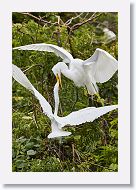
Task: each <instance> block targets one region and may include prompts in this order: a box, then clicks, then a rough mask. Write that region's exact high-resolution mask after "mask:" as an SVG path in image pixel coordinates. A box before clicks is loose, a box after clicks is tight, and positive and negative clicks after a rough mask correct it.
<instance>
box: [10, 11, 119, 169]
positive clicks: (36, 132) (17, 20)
mask: <svg viewBox="0 0 136 190" xmlns="http://www.w3.org/2000/svg"><path fill="white" fill-rule="evenodd" d="M31 14H32V15H33V16H35V17H37V18H43V19H44V20H46V21H48V22H49V23H47V24H45V23H43V22H40V21H37V20H36V19H34V18H33V17H31V16H30V15H27V14H21V13H13V41H12V42H13V47H16V46H21V45H26V44H31V43H52V44H56V45H59V46H60V45H62V46H63V47H64V48H65V49H67V50H68V51H69V52H71V53H72V55H73V56H74V57H78V58H81V59H87V58H89V57H90V55H92V54H93V52H94V51H95V49H96V48H102V49H104V50H106V51H108V52H109V53H110V54H111V55H113V56H114V57H115V58H118V43H117V39H116V40H115V41H112V42H110V43H106V41H105V38H104V33H103V28H104V27H108V28H109V29H110V30H112V31H114V33H115V34H116V36H117V38H118V30H117V28H118V23H117V21H118V15H117V14H116V13H102V14H100V15H99V16H98V17H96V18H95V19H93V20H92V21H91V22H87V23H86V24H83V25H82V26H80V27H79V28H77V29H75V30H73V31H71V32H70V31H69V28H72V26H74V25H75V24H79V23H81V22H83V21H85V20H86V19H88V18H90V16H91V15H93V13H82V15H81V16H80V17H77V18H76V19H73V20H72V21H71V23H70V25H69V27H66V25H65V24H64V23H65V22H66V21H67V20H69V19H72V17H73V18H74V17H76V16H77V15H76V14H81V13H31ZM39 16H40V17H39ZM56 16H60V18H61V23H60V24H50V22H51V23H57V22H58V20H57V18H58V17H56ZM62 21H63V22H62ZM60 60H61V59H60V58H58V57H57V56H55V55H54V54H53V53H47V52H36V51H16V50H14V51H13V64H15V65H17V66H18V67H20V68H21V69H22V70H23V71H25V74H26V75H27V76H28V78H29V80H30V81H31V82H32V84H33V85H34V86H35V87H36V88H37V90H38V91H39V92H40V93H41V94H42V95H43V96H44V97H45V98H46V99H47V100H48V102H49V103H50V104H51V105H52V107H53V108H54V101H53V100H54V98H53V87H54V84H55V83H56V79H55V77H54V75H53V73H52V71H51V68H52V67H53V66H54V65H55V64H56V63H57V62H58V61H60ZM117 82H118V75H117V73H116V74H115V75H114V76H113V77H112V78H111V79H110V80H109V81H108V82H106V83H104V84H98V86H99V89H100V97H101V99H99V98H98V97H96V96H94V99H93V100H91V98H90V97H88V94H87V92H86V89H84V88H80V89H79V88H77V87H75V85H74V84H73V82H72V81H70V80H69V79H67V78H65V77H64V76H62V85H63V88H62V90H61V93H60V100H61V105H60V107H59V115H60V116H61V115H63V116H64V115H67V114H69V113H70V112H71V111H75V110H79V109H82V108H85V107H87V106H96V107H98V106H102V105H101V104H102V99H103V103H104V104H105V105H111V104H117V103H118V89H117ZM117 126H118V115H117V111H112V112H111V113H108V114H106V115H104V116H103V117H101V118H99V119H97V120H95V121H94V122H92V123H85V124H83V125H80V126H76V127H72V126H71V127H68V126H67V127H66V130H68V131H71V132H72V135H71V136H68V137H64V138H62V140H61V141H62V142H61V143H59V139H48V138H47V136H48V134H49V132H50V130H51V129H50V120H49V119H48V118H47V117H46V116H45V115H44V114H43V113H42V110H41V108H40V105H39V103H38V101H37V100H36V99H35V98H34V97H33V96H32V95H31V93H30V92H29V91H27V90H25V89H24V88H23V87H22V86H21V85H19V84H18V83H17V82H15V81H13V146H12V147H13V154H12V157H13V171H16V172H59V171H63V172H107V171H108V172H116V171H118V127H117Z"/></svg>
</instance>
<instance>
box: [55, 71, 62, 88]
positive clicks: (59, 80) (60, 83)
mask: <svg viewBox="0 0 136 190" xmlns="http://www.w3.org/2000/svg"><path fill="white" fill-rule="evenodd" d="M56 79H57V82H58V83H59V86H60V87H61V88H62V82H61V75H60V76H59V74H57V75H56Z"/></svg>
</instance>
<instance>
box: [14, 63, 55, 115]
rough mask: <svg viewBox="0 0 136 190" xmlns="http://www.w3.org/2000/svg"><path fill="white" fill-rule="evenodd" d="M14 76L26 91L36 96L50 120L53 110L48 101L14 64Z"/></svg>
mask: <svg viewBox="0 0 136 190" xmlns="http://www.w3.org/2000/svg"><path fill="white" fill-rule="evenodd" d="M12 76H13V78H14V79H15V80H16V81H17V82H18V83H20V84H21V85H22V86H24V87H25V88H26V89H28V90H29V91H31V93H32V94H34V95H35V96H36V98H37V99H38V100H39V102H40V104H41V107H42V109H43V112H44V114H46V115H47V116H48V117H49V118H52V117H53V114H52V108H51V106H50V104H49V103H48V102H47V101H46V99H45V98H44V97H43V96H42V95H41V94H40V93H39V92H38V91H37V90H36V89H35V88H34V86H33V85H32V84H31V83H30V81H29V80H28V78H27V77H26V75H25V74H24V73H23V72H22V71H21V69H20V68H18V67H17V66H16V65H14V64H12Z"/></svg>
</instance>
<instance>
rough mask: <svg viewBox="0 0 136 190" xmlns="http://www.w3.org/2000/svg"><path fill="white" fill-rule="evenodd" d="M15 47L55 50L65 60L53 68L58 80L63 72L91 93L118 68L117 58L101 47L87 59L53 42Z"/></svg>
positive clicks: (19, 48) (20, 48) (96, 90)
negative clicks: (77, 57) (76, 55)
mask: <svg viewBox="0 0 136 190" xmlns="http://www.w3.org/2000/svg"><path fill="white" fill-rule="evenodd" d="M13 49H18V50H35V51H47V52H54V53H55V54H56V55H57V56H59V57H61V58H62V60H63V62H59V63H57V64H56V65H55V66H54V67H53V68H52V71H53V73H54V74H55V75H56V77H57V79H58V81H59V82H60V83H61V73H62V74H63V75H64V76H65V77H67V78H69V79H70V80H72V81H73V82H74V83H75V85H76V86H78V87H81V86H83V87H87V90H88V93H89V94H91V95H93V94H96V93H98V86H97V84H96V83H104V82H106V81H108V80H109V79H110V78H111V77H112V76H113V74H114V73H115V72H116V71H117V69H118V62H117V60H116V59H115V58H114V57H113V56H111V55H110V54H109V53H108V52H106V51H105V50H102V49H99V48H97V49H96V50H95V52H94V54H93V55H92V56H91V57H90V58H89V59H87V60H85V61H83V60H81V59H74V58H73V57H72V55H71V54H70V53H69V52H68V51H66V50H65V49H63V48H62V47H58V46H56V45H52V44H45V43H41V44H30V45H25V46H20V47H15V48H13ZM67 64H68V65H67Z"/></svg>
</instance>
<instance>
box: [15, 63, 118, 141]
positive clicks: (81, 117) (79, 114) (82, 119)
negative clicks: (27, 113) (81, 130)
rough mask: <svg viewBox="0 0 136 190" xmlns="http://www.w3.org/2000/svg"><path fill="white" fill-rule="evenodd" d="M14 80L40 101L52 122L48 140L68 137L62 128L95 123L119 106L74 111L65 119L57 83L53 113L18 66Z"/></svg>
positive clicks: (68, 133) (67, 133)
mask: <svg viewBox="0 0 136 190" xmlns="http://www.w3.org/2000/svg"><path fill="white" fill-rule="evenodd" d="M12 70H13V72H12V75H13V78H14V79H15V80H16V81H17V82H18V83H20V84H21V85H22V86H24V87H25V88H26V89H28V90H29V91H31V93H32V94H33V95H34V96H35V97H36V98H37V99H38V100H39V103H40V105H41V107H42V109H43V113H44V114H45V115H47V116H48V117H49V119H50V120H51V129H52V132H51V133H50V134H49V135H48V138H54V137H61V136H68V135H70V134H71V132H68V131H64V130H62V128H63V127H64V126H66V125H72V126H73V125H80V124H83V123H86V122H93V121H94V120H95V119H97V118H98V117H100V116H102V115H104V114H106V113H107V112H109V111H112V110H114V109H116V108H117V107H118V106H117V105H111V106H104V107H99V108H95V107H87V108H84V109H81V110H79V111H74V112H72V113H70V114H69V115H67V116H65V117H60V116H58V107H59V94H58V91H59V83H58V82H57V83H56V84H55V86H54V100H55V111H54V113H53V112H52V108H51V106H50V104H49V103H48V102H47V101H46V99H45V98H44V97H43V96H42V95H41V94H40V93H39V92H38V91H37V90H36V89H35V88H34V86H33V85H32V84H31V83H30V81H29V80H28V78H27V77H26V75H25V74H24V73H23V72H22V71H21V69H20V68H18V67H17V66H16V65H13V66H12Z"/></svg>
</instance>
